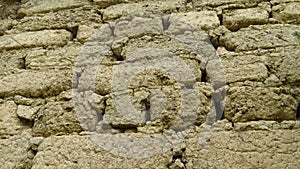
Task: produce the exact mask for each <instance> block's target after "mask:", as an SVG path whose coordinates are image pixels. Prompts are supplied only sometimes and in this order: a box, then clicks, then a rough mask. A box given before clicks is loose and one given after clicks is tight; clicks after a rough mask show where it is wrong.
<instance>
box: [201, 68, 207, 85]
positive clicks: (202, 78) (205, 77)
mask: <svg viewBox="0 0 300 169" xmlns="http://www.w3.org/2000/svg"><path fill="white" fill-rule="evenodd" d="M201 82H208V80H207V72H206V70H204V71H202V76H201Z"/></svg>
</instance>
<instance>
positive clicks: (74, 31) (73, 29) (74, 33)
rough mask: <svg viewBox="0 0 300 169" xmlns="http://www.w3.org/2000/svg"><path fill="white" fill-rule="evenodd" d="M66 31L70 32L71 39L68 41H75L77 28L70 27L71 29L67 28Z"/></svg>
mask: <svg viewBox="0 0 300 169" xmlns="http://www.w3.org/2000/svg"><path fill="white" fill-rule="evenodd" d="M67 31H69V32H71V34H72V37H71V39H70V40H71V41H73V40H74V39H76V37H77V32H78V26H74V27H71V28H67Z"/></svg>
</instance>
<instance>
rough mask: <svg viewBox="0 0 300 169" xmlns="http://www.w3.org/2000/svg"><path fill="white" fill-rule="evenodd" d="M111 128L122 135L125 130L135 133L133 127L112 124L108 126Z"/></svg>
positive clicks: (135, 129)
mask: <svg viewBox="0 0 300 169" xmlns="http://www.w3.org/2000/svg"><path fill="white" fill-rule="evenodd" d="M110 126H111V128H113V129H115V130H119V131H120V132H121V133H124V132H125V131H126V130H131V131H135V132H137V127H136V126H133V125H118V126H114V125H112V124H110Z"/></svg>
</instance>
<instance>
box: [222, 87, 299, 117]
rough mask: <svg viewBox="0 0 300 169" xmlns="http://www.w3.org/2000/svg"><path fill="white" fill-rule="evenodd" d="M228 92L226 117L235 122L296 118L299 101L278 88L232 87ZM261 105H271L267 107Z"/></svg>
mask: <svg viewBox="0 0 300 169" xmlns="http://www.w3.org/2000/svg"><path fill="white" fill-rule="evenodd" d="M227 94H228V96H227V98H226V108H225V118H227V119H229V120H232V121H233V122H238V121H242V122H245V121H248V120H272V119H273V120H278V121H282V120H294V119H296V109H297V106H298V105H297V101H296V100H295V99H294V98H293V97H292V96H290V95H286V94H283V93H281V92H280V89H278V88H261V87H254V86H243V87H230V88H229V89H228V91H227ZM260 105H266V106H268V105H270V106H268V107H269V109H266V107H261V106H260ZM271 105H272V106H271Z"/></svg>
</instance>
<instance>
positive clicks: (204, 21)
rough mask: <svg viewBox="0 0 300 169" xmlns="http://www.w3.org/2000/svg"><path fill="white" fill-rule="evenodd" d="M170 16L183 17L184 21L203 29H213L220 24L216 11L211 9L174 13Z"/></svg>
mask: <svg viewBox="0 0 300 169" xmlns="http://www.w3.org/2000/svg"><path fill="white" fill-rule="evenodd" d="M172 16H173V17H178V18H180V19H183V20H184V21H185V22H186V23H188V24H191V25H192V26H194V27H196V28H199V29H204V30H208V29H213V28H216V27H218V26H219V25H220V21H219V18H218V16H217V13H216V12H213V11H200V12H187V13H175V14H172V15H171V17H172Z"/></svg>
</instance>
